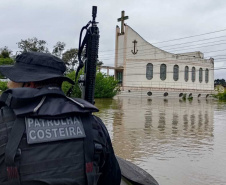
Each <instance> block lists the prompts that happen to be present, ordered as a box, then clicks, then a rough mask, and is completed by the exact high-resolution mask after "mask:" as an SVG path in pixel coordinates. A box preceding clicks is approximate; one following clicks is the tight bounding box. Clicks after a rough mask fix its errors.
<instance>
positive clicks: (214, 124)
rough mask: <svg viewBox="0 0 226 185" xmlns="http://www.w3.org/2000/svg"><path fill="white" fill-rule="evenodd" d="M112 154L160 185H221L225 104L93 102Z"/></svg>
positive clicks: (225, 166)
mask: <svg viewBox="0 0 226 185" xmlns="http://www.w3.org/2000/svg"><path fill="white" fill-rule="evenodd" d="M96 106H97V107H98V108H99V109H100V112H99V113H97V114H96V115H98V116H99V117H100V118H102V120H103V121H104V123H105V125H106V127H107V128H108V131H109V133H110V136H111V138H112V143H113V146H114V149H115V153H116V154H117V155H118V156H120V157H122V158H124V159H126V160H129V161H131V162H133V163H135V164H136V165H138V166H139V167H141V168H143V169H144V170H146V171H147V172H148V173H150V174H151V175H152V176H153V177H154V178H155V179H156V180H157V181H158V183H159V184H160V185H209V184H211V185H226V121H225V120H226V116H225V115H226V103H219V102H217V101H214V100H206V99H201V100H198V99H194V100H192V101H188V100H187V101H182V100H179V99H168V100H167V99H165V100H164V99H156V98H153V99H147V98H127V97H118V98H115V99H96Z"/></svg>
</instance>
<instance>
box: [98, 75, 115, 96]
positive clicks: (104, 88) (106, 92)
mask: <svg viewBox="0 0 226 185" xmlns="http://www.w3.org/2000/svg"><path fill="white" fill-rule="evenodd" d="M118 90H119V87H118V82H117V81H116V80H114V77H113V76H107V75H106V74H103V73H101V72H98V73H97V74H96V85H95V94H94V97H95V98H112V97H114V96H115V95H116V94H117V92H118Z"/></svg>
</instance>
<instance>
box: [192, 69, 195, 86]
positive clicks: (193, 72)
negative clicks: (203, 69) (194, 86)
mask: <svg viewBox="0 0 226 185" xmlns="http://www.w3.org/2000/svg"><path fill="white" fill-rule="evenodd" d="M191 81H192V82H194V81H195V67H192V70H191Z"/></svg>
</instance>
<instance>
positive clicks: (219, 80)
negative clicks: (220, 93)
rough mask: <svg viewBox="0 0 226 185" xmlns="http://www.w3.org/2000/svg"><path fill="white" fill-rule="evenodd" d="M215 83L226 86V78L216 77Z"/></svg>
mask: <svg viewBox="0 0 226 185" xmlns="http://www.w3.org/2000/svg"><path fill="white" fill-rule="evenodd" d="M214 85H222V86H226V82H225V79H223V78H222V79H216V80H214Z"/></svg>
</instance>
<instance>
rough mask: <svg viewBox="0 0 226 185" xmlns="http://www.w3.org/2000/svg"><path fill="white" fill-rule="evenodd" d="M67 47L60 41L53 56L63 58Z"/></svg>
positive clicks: (54, 47) (54, 49) (54, 48)
mask: <svg viewBox="0 0 226 185" xmlns="http://www.w3.org/2000/svg"><path fill="white" fill-rule="evenodd" d="M65 46H66V44H65V43H64V42H60V41H58V42H57V43H56V45H55V46H53V52H52V54H53V55H55V56H56V57H58V58H61V56H62V52H63V51H64V49H65Z"/></svg>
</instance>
